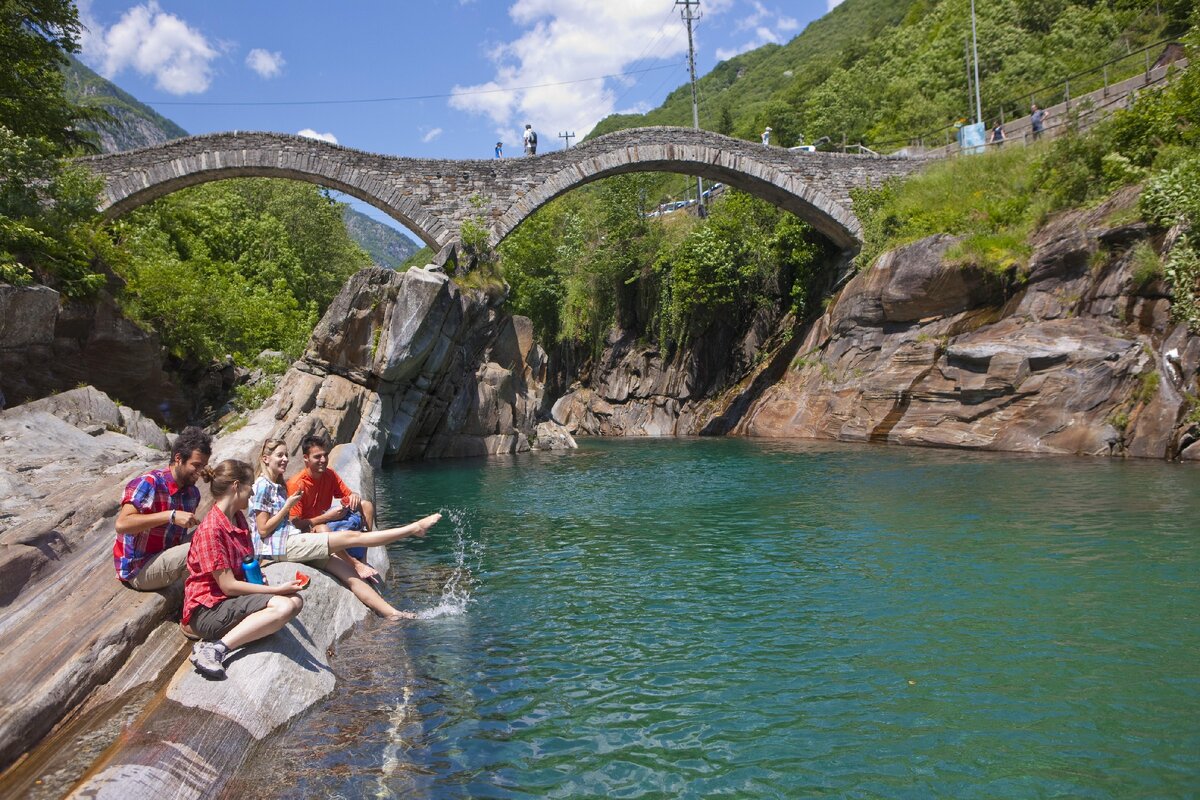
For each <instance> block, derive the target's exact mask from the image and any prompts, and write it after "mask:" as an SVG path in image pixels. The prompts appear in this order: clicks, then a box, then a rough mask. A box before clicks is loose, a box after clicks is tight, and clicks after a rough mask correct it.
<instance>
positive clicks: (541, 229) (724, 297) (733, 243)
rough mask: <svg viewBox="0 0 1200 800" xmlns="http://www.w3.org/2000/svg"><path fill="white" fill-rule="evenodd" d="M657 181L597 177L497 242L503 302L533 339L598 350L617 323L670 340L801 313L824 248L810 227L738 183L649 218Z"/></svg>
mask: <svg viewBox="0 0 1200 800" xmlns="http://www.w3.org/2000/svg"><path fill="white" fill-rule="evenodd" d="M658 185H660V179H659V178H658V177H655V176H651V175H638V176H623V177H619V178H611V179H608V180H605V181H601V182H600V183H599V184H598V186H597V187H596V188H595V190H594V191H580V192H574V193H572V194H570V195H568V196H566V197H563V198H560V199H559V200H556V201H554V202H553V203H550V204H548V205H547V206H546V207H545V208H543V209H541V210H539V211H538V212H537V213H536V214H534V215H533V216H531V217H530V218H529V219H528V220H526V221H525V222H524V223H523V224H522V225H521V227H520V228H518V229H517V230H516V231H514V232H513V233H512V234H511V235H510V236H509V237H508V239H507V240H506V241H505V242H503V243H502V244H501V246H500V253H501V265H502V268H503V274H504V277H505V279H506V280H507V281H508V282H509V284H510V285H511V287H512V293H511V295H510V304H511V306H512V308H513V310H514V312H516V313H519V314H524V315H526V316H529V317H530V318H531V319H533V322H534V328H535V331H536V332H537V335H538V336H539V337H540V338H542V339H543V340H545V341H551V340H553V339H554V338H556V337H557V338H560V339H563V340H568V341H574V342H581V343H585V344H588V345H590V346H591V347H592V348H593V350H598V349H599V348H600V347H601V346H602V345H603V341H604V337H605V335H606V334H607V332H608V330H609V329H610V328H611V327H612V326H613V325H618V326H620V327H621V328H622V329H624V330H627V331H634V332H637V333H638V334H639V335H643V336H646V337H648V338H653V339H655V340H657V341H659V342H661V343H662V344H663V345H664V346H670V345H673V344H677V343H681V342H684V341H686V340H687V339H688V338H689V337H692V336H695V335H697V334H699V333H702V332H703V331H704V330H705V329H707V328H708V327H709V326H711V325H712V324H714V323H716V322H718V321H721V322H724V323H729V324H732V325H735V326H736V325H741V324H743V323H744V322H746V321H747V320H748V318H749V316H750V315H751V314H753V313H754V312H755V311H756V310H757V309H759V308H761V307H764V306H772V305H773V306H777V307H778V308H779V310H781V311H789V310H791V311H795V312H797V313H798V314H801V315H803V314H805V313H807V311H808V310H809V306H810V305H811V298H812V293H813V284H814V282H815V279H816V277H817V275H818V273H819V267H820V265H821V263H823V259H824V258H825V257H826V255H827V254H826V251H825V245H824V244H823V243H822V240H821V239H820V237H819V236H817V235H816V234H815V232H814V231H813V230H812V229H811V228H810V227H809V226H808V225H806V224H805V223H803V222H801V221H800V220H799V219H797V218H796V217H794V216H793V215H791V214H786V213H782V212H780V211H779V210H778V209H776V208H774V207H773V206H771V205H770V204H768V203H766V202H763V201H761V200H756V199H754V198H752V197H750V196H749V195H745V194H741V193H739V192H734V191H729V192H726V193H724V195H723V196H722V197H721V199H719V200H718V201H716V202H714V203H713V204H712V205H711V206H710V211H709V215H708V217H707V218H706V219H704V220H701V219H698V218H697V217H696V216H694V215H691V214H687V213H682V212H677V213H673V214H669V215H665V216H662V217H654V218H650V217H648V216H647V214H646V207H647V203H646V200H645V198H646V197H649V196H652V194H651V192H652V191H653V190H654V188H655V187H656V186H658Z"/></svg>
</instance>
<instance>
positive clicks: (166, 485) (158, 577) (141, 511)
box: [113, 428, 212, 592]
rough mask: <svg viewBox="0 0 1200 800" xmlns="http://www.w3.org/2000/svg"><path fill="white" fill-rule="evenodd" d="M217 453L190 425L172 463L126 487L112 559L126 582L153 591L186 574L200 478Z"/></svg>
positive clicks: (173, 453) (173, 451)
mask: <svg viewBox="0 0 1200 800" xmlns="http://www.w3.org/2000/svg"><path fill="white" fill-rule="evenodd" d="M211 455H212V439H210V438H209V437H208V435H207V434H206V433H205V432H204V431H202V430H200V429H199V428H185V429H184V430H183V432H182V433H180V434H179V436H178V438H176V440H175V445H174V446H173V447H172V448H171V463H170V465H169V466H168V467H167V468H166V469H156V470H151V471H150V472H147V473H146V474H145V475H141V476H139V477H137V478H135V479H133V480H132V481H130V482H129V483H128V484H127V485H126V486H125V493H124V495H122V497H121V509H120V511H119V512H117V521H116V529H117V536H116V541H115V543H114V544H113V562H114V564H115V565H116V568H117V578H119V579H120V580H121V582H123V583H124V584H125V585H126V586H129V587H131V588H133V589H137V590H138V591H143V592H149V591H154V590H156V589H163V588H166V587H167V586H169V585H171V584H172V583H174V582H175V581H176V580H178V579H179V578H182V577H183V576H184V575H185V574H186V573H187V563H186V562H187V553H188V528H194V527H196V525H197V524H198V523H199V521H200V520H198V519H197V518H196V514H195V512H196V507H197V506H198V505H199V504H200V490H199V489H197V488H196V481H198V480H199V479H200V472H201V470H203V469H204V468H205V467H206V466H207V465H208V459H209V457H210V456H211Z"/></svg>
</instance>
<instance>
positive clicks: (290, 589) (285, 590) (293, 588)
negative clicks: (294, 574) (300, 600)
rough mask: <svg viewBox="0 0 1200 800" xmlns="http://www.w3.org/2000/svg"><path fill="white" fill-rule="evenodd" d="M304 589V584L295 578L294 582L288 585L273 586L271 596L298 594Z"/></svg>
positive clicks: (289, 582) (291, 581)
mask: <svg viewBox="0 0 1200 800" xmlns="http://www.w3.org/2000/svg"><path fill="white" fill-rule="evenodd" d="M303 588H304V584H302V583H301V582H300V581H298V580H296V579H295V578H293V579H292V580H290V581H288V582H287V583H281V584H279V585H278V586H272V587H271V594H282V595H288V594H296V592H298V591H300V590H301V589H303Z"/></svg>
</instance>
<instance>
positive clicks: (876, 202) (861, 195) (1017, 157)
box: [851, 147, 1039, 270]
mask: <svg viewBox="0 0 1200 800" xmlns="http://www.w3.org/2000/svg"><path fill="white" fill-rule="evenodd" d="M1035 168H1036V160H1035V158H1034V154H1033V151H1031V150H1027V149H1025V148H1017V147H1014V148H1009V149H1000V150H997V151H993V152H989V153H984V154H982V155H977V156H968V157H962V158H957V159H953V160H950V161H942V162H939V163H936V164H933V165H931V166H930V167H929V168H928V169H926V170H924V171H923V172H921V173H919V174H917V175H915V176H913V177H912V178H910V179H908V180H907V181H904V182H903V183H901V182H899V181H889V182H887V183H884V184H883V185H882V186H879V187H877V188H870V189H859V190H854V191H852V192H851V195H852V197H853V199H854V210H855V213H856V214H857V215H858V218H859V220H861V221H862V223H863V248H862V250H861V252H860V253H859V255H858V257H857V259H856V263H857V264H858V265H859V266H860V267H865V266H869V265H870V264H871V263H872V262H873V261H874V260H875V259H876V258H877V257H878V256H879V255H880V254H881V253H883V252H884V251H885V250H891V249H893V248H895V247H898V246H900V245H903V244H908V243H909V242H914V241H917V240H918V239H923V238H925V237H926V236H932V235H934V234H937V233H949V234H954V235H962V236H966V237H967V238H966V240H965V241H964V242H963V243H962V244H961V245H960V246H959V247H958V248H956V249H955V250H954V251H952V252H951V253H950V257H951V258H954V259H956V260H959V261H962V262H966V261H971V262H973V263H976V264H979V265H980V266H986V267H990V268H993V269H996V270H1004V269H1009V268H1011V267H1013V266H1020V265H1023V264H1024V263H1026V261H1027V259H1028V256H1029V252H1028V246H1027V245H1026V244H1025V239H1026V236H1027V234H1028V233H1029V231H1030V230H1032V227H1033V223H1034V219H1035V217H1036V216H1037V213H1038V211H1039V206H1038V199H1037V191H1038V189H1039V181H1038V178H1037V175H1036V169H1035Z"/></svg>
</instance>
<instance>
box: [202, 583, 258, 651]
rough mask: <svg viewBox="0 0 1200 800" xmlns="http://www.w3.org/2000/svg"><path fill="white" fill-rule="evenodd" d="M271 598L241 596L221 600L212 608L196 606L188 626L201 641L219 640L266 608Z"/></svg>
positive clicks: (256, 595) (255, 595)
mask: <svg viewBox="0 0 1200 800" xmlns="http://www.w3.org/2000/svg"><path fill="white" fill-rule="evenodd" d="M272 597H273V595H269V594H242V595H238V596H237V597H230V598H229V599H228V600H222V601H221V602H219V603H217V604H216V605H215V606H213V607H212V608H208V607H207V606H198V607H197V608H196V610H195V611H193V612H192V619H191V621H190V622H189V623H188V624H189V625H191V626H192V630H194V631H195V632H196V633H198V634H200V638H201V639H208V640H209V641H212V640H213V639H220V638H221V637H222V636H224V635H225V634H227V633H229V632H230V631H231V630H233V628H234V626H235V625H237V624H238V623H239V622H241V621H242V620H244V619H245V618H246V617H248V616H250V615H251V614H253V613H254V612H256V611H262V610H263V609H264V608H266V607H267V603H269V602H271V598H272Z"/></svg>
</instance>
